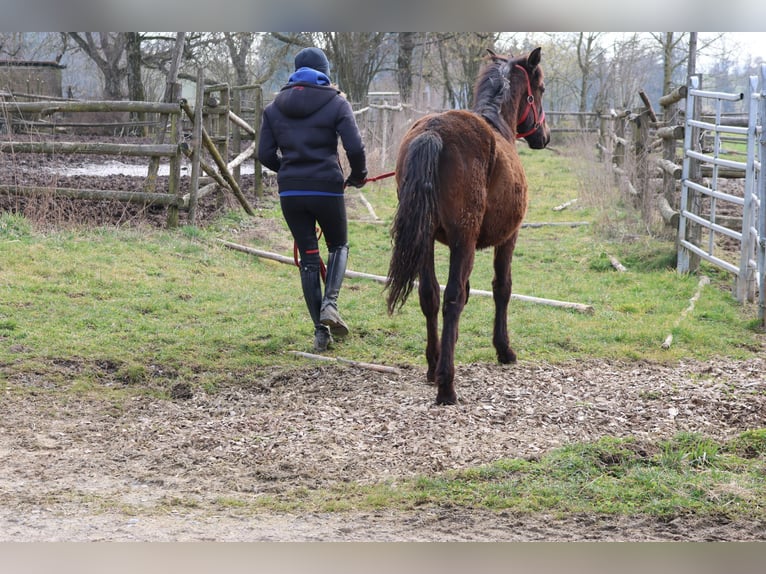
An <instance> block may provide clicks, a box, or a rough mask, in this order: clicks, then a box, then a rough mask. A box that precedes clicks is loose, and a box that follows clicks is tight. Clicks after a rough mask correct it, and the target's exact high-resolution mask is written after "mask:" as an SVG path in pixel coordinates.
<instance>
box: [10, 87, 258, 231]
mask: <svg viewBox="0 0 766 574" xmlns="http://www.w3.org/2000/svg"><path fill="white" fill-rule="evenodd" d="M200 80H201V78H200ZM197 86H198V89H197V97H196V99H195V106H194V108H192V106H190V105H189V103H188V102H186V101H185V100H183V99H179V100H178V102H176V103H164V102H133V101H72V100H63V99H56V100H52V99H45V100H43V101H35V102H27V101H24V102H20V101H16V100H15V99H14V98H9V97H8V96H9V95H8V94H5V96H6V97H4V98H1V99H0V118H2V122H0V123H2V124H3V125H5V126H6V128H7V129H5V130H4V131H5V132H6V133H7V134H8V136H9V137H8V139H2V140H0V153H11V152H12V153H14V154H50V155H52V154H56V155H59V154H93V155H113V156H115V157H144V158H146V159H147V165H148V167H147V177H146V179H145V181H144V183H143V189H142V190H141V191H126V190H102V189H86V188H63V187H56V188H50V187H33V186H23V185H21V186H20V185H3V186H0V192H2V193H6V194H10V195H20V196H25V197H35V196H43V195H51V194H52V195H54V196H57V197H66V198H72V199H82V200H112V201H121V202H129V203H138V204H144V205H161V206H165V207H167V210H168V216H167V225H168V226H169V227H174V226H176V225H178V220H179V211H181V210H184V211H188V212H189V220H190V222H191V223H194V220H195V216H196V206H197V202H198V200H199V199H200V198H201V197H204V196H205V195H207V194H209V193H211V192H212V191H215V190H216V189H219V188H220V189H224V190H227V191H230V192H231V193H233V194H234V196H235V197H236V198H237V200H238V201H239V202H240V204H241V205H242V207H243V208H244V209H245V211H246V212H247V213H249V214H251V215H252V214H254V211H253V209H252V207H251V206H250V205H249V203H248V201H247V199H246V198H245V195H244V193H243V192H242V190H241V189H240V185H239V182H240V180H241V179H240V173H239V168H240V166H241V165H242V164H243V163H244V162H245V161H246V160H248V159H250V158H252V157H253V156H254V155H255V145H256V144H255V141H253V142H252V144H251V145H250V146H249V147H248V148H247V149H245V150H244V151H243V150H241V142H242V140H246V139H248V138H250V139H252V140H255V134H256V133H257V128H254V127H252V126H250V125H249V124H248V123H247V122H245V121H244V120H243V119H241V118H240V117H239V116H238V115H237V114H236V113H234V111H232V109H231V108H232V106H231V98H230V95H231V93H232V90H231V89H230V87H229V86H228V85H225V84H219V85H212V86H206V85H204V82H202V81H200V82H198V84H197ZM251 88H252V87H243V88H240V89H239V90H238V91H237V94H239V93H241V91H243V90H244V89H251ZM179 91H180V90H179ZM195 110H202V113H201V114H197V113H196V112H195ZM254 111H257V110H254ZM78 114H82V115H86V116H89V117H93V115H94V114H99V115H100V117H102V118H105V117H108V116H109V115H113V116H114V117H116V118H117V120H116V121H109V120H107V121H103V122H81V121H76V118H77V115H78ZM126 115H129V116H130V117H131V118H133V119H132V120H128V119H127V118H126ZM151 116H154V118H155V119H149V120H147V119H146V118H147V117H151ZM256 117H259V114H258V113H256ZM73 118H74V119H75V121H73ZM137 118H140V119H138V120H137ZM186 125H191V127H189V129H188V130H184V127H185V126H186ZM232 125H233V126H234V129H232V128H231V126H232ZM118 126H119V127H120V128H124V127H126V126H133V127H135V126H143V127H146V126H151V127H152V128H154V134H153V135H154V138H155V143H139V144H133V143H125V144H122V143H107V142H92V141H90V142H87V141H45V139H42V140H41V141H24V140H22V139H18V138H17V135H16V134H18V133H20V132H21V133H23V132H30V131H31V132H33V133H45V131H46V130H51V131H56V132H59V133H70V132H72V135H74V134H75V133H76V132H77V131H78V130H80V129H84V128H85V129H90V128H94V127H100V128H104V127H106V128H116V127H118ZM63 130H65V131H63ZM184 131H186V132H187V133H188V132H191V135H190V137H187V138H185V137H184ZM243 131H244V132H245V135H244V136H242V132H243ZM232 134H236V137H234V138H232ZM166 137H167V138H168V143H164V142H165V138H166ZM73 139H74V138H73ZM232 139H233V142H234V144H233V147H232V148H231V149H230V147H229V146H230V141H232ZM230 153H236V154H237V155H236V157H235V158H234V160H232V161H231V162H228V163H227V161H226V160H227V158H228V156H229V154H230ZM206 155H207V157H209V158H211V159H210V160H208V159H206V157H205V156H206ZM183 156H186V157H189V158H190V159H192V166H191V167H192V170H191V171H192V176H191V180H190V186H189V187H190V190H189V191H188V192H187V193H185V194H182V193H181V163H182V162H181V159H182V157H183ZM162 159H165V160H167V161H168V163H169V175H168V183H167V189H166V190H163V191H157V189H156V187H157V173H158V167H159V163H160V161H161V160H162ZM256 167H257V169H256V170H255V173H256V174H257V175H256V181H257V182H258V183H260V168H259V166H256ZM200 172H204V173H205V174H206V175H204V176H203V175H201V173H200ZM200 186H201V187H200Z"/></svg>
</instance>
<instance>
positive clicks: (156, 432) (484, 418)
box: [0, 138, 766, 541]
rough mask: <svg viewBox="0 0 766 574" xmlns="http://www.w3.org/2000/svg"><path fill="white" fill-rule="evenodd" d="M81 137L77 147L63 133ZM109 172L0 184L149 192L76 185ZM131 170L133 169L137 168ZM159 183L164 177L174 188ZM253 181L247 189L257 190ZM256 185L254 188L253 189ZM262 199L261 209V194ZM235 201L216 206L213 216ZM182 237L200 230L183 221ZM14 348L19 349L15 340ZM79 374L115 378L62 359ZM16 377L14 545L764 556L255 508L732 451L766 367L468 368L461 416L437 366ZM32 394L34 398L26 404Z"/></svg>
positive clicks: (755, 408) (629, 535) (111, 217)
mask: <svg viewBox="0 0 766 574" xmlns="http://www.w3.org/2000/svg"><path fill="white" fill-rule="evenodd" d="M64 139H65V138H64ZM93 161H94V158H93V157H90V156H82V157H73V156H70V157H47V158H40V157H32V156H14V155H12V154H0V167H2V169H1V170H0V185H43V186H53V185H58V186H60V187H78V186H80V187H88V188H98V189H122V190H125V189H140V187H141V185H142V181H143V178H141V177H133V176H131V177H128V176H124V175H119V174H118V175H110V176H106V177H91V176H82V175H78V176H62V175H60V173H57V170H60V168H62V167H63V166H65V165H76V164H77V162H82V163H83V164H86V163H91V162H93ZM126 161H129V160H126ZM161 181H162V180H161ZM245 181H247V178H245ZM243 188H244V189H249V187H248V185H247V183H245V184H244V185H243ZM252 199H253V201H255V198H252ZM226 202H228V204H229V205H231V202H232V199H231V198H227V199H226V200H225V202H224V204H223V205H222V204H221V202H220V201H219V200H214V199H210V200H208V201H206V202H205V203H204V208H203V209H202V210H201V211H200V214H201V218H202V219H203V220H204V219H205V218H209V217H212V216H214V215H215V213H218V212H220V210H221V209H224V208H225V207H226ZM0 209H3V210H18V211H21V212H24V213H26V214H27V215H28V216H30V217H31V218H32V219H34V220H35V221H37V222H38V223H44V222H45V221H46V218H47V219H48V220H49V221H50V224H51V225H62V224H70V223H71V224H78V225H79V224H83V223H85V224H87V223H88V222H91V223H94V224H103V223H104V222H111V223H116V224H121V225H131V224H137V225H144V224H147V223H148V224H152V225H164V222H165V212H164V209H160V208H152V207H149V208H146V207H143V206H142V207H136V206H127V207H126V206H124V205H122V204H117V203H112V202H74V201H71V202H70V201H66V202H56V203H55V204H54V203H52V202H51V201H50V200H48V201H46V200H41V199H35V200H27V199H23V198H19V197H16V196H9V195H3V194H2V193H0ZM182 223H183V221H182ZM0 344H3V342H2V340H0ZM49 368H55V369H56V370H59V371H60V372H62V373H64V374H67V373H72V374H75V373H77V372H80V371H81V370H83V369H96V370H97V371H98V374H99V380H100V382H101V384H103V385H104V386H105V387H110V386H115V385H121V384H124V382H121V381H119V380H118V379H117V378H116V373H115V372H114V369H110V366H109V365H101V366H98V365H86V364H82V363H81V362H79V361H77V360H67V359H62V360H61V361H60V362H57V363H56V364H55V365H49ZM9 373H10V371H9V370H8V369H6V368H3V365H0V378H2V379H3V384H4V386H5V390H4V392H3V394H2V399H0V401H1V403H0V404H1V405H2V412H3V416H2V417H1V418H0V496H1V500H2V503H1V504H0V541H135V540H139V541H452V540H462V541H531V540H540V541H542V540H545V541H575V540H605V541H606V540H608V541H615V540H619V541H647V540H682V541H712V540H716V541H721V540H727V541H747V540H763V539H764V538H765V537H766V529H765V528H764V525H763V524H761V523H760V522H756V521H753V522H749V521H736V522H732V521H730V520H729V519H728V518H726V517H724V516H714V517H699V516H678V517H676V518H674V519H673V520H665V521H662V520H657V519H653V518H648V517H636V518H630V517H604V516H594V515H578V516H567V517H563V518H562V517H559V516H549V515H525V514H518V513H514V512H491V511H483V510H475V509H466V508H461V507H442V508H431V507H423V508H416V509H414V510H410V511H406V512H404V511H403V512H399V511H380V512H376V511H370V512H337V513H311V514H308V515H306V514H293V513H290V512H284V513H277V512H269V511H252V510H250V509H249V508H248V502H251V501H254V500H257V499H258V498H259V497H265V496H269V497H275V498H276V499H278V500H288V501H289V499H290V497H291V496H292V495H293V494H294V493H295V492H300V491H301V490H305V489H308V490H311V489H315V488H332V487H333V486H336V485H344V484H348V483H352V482H359V483H362V484H371V483H375V482H378V481H389V482H391V483H393V484H396V482H397V481H399V480H402V479H406V478H411V477H414V476H417V475H421V474H429V475H434V474H437V473H441V472H445V471H449V470H456V469H463V468H468V467H474V466H477V465H482V464H488V463H491V462H493V461H495V460H497V459H499V458H503V457H530V458H533V457H537V456H540V455H541V454H543V453H545V452H546V451H549V450H550V449H552V448H555V447H558V446H561V445H564V444H567V443H571V442H575V441H591V440H596V439H598V438H600V437H603V436H617V437H628V436H630V437H634V438H636V439H637V440H638V441H641V442H645V443H646V445H647V448H649V445H651V444H654V443H656V441H658V440H661V439H663V438H669V437H671V436H673V435H674V434H676V433H678V432H679V431H690V432H700V433H704V434H705V435H708V436H711V437H714V438H718V439H722V440H725V439H728V438H731V437H733V436H736V435H737V434H739V433H740V432H742V431H744V430H748V429H753V428H762V427H763V426H764V422H765V421H766V393H765V392H764V391H766V361H764V360H763V359H757V360H749V361H729V360H716V361H712V362H708V363H697V362H689V363H682V364H678V365H672V366H668V365H661V364H655V363H642V362H638V363H613V362H609V361H596V360H593V361H587V362H584V363H573V364H568V365H555V366H554V365H547V364H526V363H523V362H522V363H520V364H518V365H515V366H500V365H493V364H472V365H459V366H458V372H457V388H458V392H459V394H460V397H461V402H460V404H459V405H457V406H454V407H438V406H435V405H434V404H433V399H434V396H435V395H434V389H433V388H432V387H430V386H429V385H427V384H426V383H425V382H424V381H425V373H424V370H423V369H421V368H408V369H407V368H405V369H401V370H400V372H399V373H397V374H391V373H378V372H374V371H367V370H359V369H355V368H352V367H347V366H343V365H334V364H332V365H324V364H323V365H320V366H317V365H316V364H310V363H307V364H306V365H305V366H300V367H296V368H295V369H293V370H290V371H287V372H284V371H280V372H273V373H271V374H268V375H262V374H261V375H255V374H254V373H255V372H253V373H247V372H244V373H237V374H233V375H232V380H231V381H230V384H229V385H228V386H226V387H225V388H224V389H223V390H221V391H220V392H217V393H216V394H213V395H211V394H206V393H204V392H199V391H198V392H194V391H192V390H191V388H193V387H188V386H185V385H184V381H176V380H174V379H173V375H172V373H167V372H163V370H162V368H161V367H160V366H158V367H157V369H156V372H155V374H154V376H156V377H158V378H160V379H162V380H163V381H164V382H165V383H166V384H168V385H170V387H172V388H173V389H174V392H173V393H171V394H172V398H170V399H167V400H162V399H158V398H152V397H148V396H141V397H136V398H133V399H130V400H129V401H127V402H126V403H124V404H122V403H121V404H115V403H114V402H112V401H110V400H108V399H101V398H97V397H94V396H83V395H76V394H66V393H57V392H50V391H51V390H52V389H51V386H50V385H51V383H50V382H49V381H47V380H45V379H44V378H43V377H40V376H39V375H36V374H35V373H34V372H32V373H26V374H24V375H23V376H21V375H13V376H11V375H10V374H9ZM18 391H23V392H18Z"/></svg>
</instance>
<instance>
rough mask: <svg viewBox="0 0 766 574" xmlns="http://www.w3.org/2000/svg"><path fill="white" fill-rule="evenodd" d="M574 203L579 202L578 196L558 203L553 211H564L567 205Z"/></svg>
mask: <svg viewBox="0 0 766 574" xmlns="http://www.w3.org/2000/svg"><path fill="white" fill-rule="evenodd" d="M573 203H577V198H575V199H570V200H569V201H567V202H565V203H562V204H561V205H557V206H556V207H554V208H553V211H564V210H565V209H566V208H567V207H569V206H570V205H572V204H573Z"/></svg>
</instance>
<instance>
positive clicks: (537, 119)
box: [488, 48, 551, 149]
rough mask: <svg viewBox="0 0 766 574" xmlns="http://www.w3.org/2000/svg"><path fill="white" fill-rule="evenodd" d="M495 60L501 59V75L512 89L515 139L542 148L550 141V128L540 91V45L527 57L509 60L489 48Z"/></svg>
mask: <svg viewBox="0 0 766 574" xmlns="http://www.w3.org/2000/svg"><path fill="white" fill-rule="evenodd" d="M488 52H489V54H490V56H491V58H492V59H493V61H495V62H501V63H502V65H503V67H504V75H505V77H506V78H507V79H508V82H509V84H510V85H511V86H512V89H510V90H508V100H507V102H506V104H507V106H508V116H509V117H510V116H511V115H512V116H513V117H514V118H515V121H514V122H509V124H511V125H515V129H514V132H515V133H516V138H517V139H521V138H523V139H525V140H527V143H528V144H529V147H531V148H532V149H542V148H544V147H545V146H547V145H548V143H549V142H550V140H551V131H550V128H549V127H548V124H547V123H546V121H545V110H544V109H543V92H545V80H544V77H543V69H542V67H541V66H540V57H541V52H542V48H535V49H534V50H532V51H531V52H530V53H529V54H528V55H527V56H521V57H518V58H512V59H508V58H505V57H503V56H498V55H497V54H495V53H494V52H492V51H491V50H488Z"/></svg>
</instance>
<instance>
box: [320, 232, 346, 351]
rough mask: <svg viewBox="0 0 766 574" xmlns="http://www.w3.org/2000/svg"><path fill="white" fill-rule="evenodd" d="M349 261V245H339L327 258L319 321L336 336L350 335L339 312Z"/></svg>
mask: <svg viewBox="0 0 766 574" xmlns="http://www.w3.org/2000/svg"><path fill="white" fill-rule="evenodd" d="M347 261H348V245H343V246H342V247H338V248H337V249H336V250H335V251H333V252H332V253H330V255H329V256H328V258H327V276H326V277H325V287H324V298H323V299H322V306H321V313H320V316H319V321H320V322H321V323H322V325H327V326H328V327H329V328H330V332H331V333H332V335H333V336H334V337H339V338H340V337H345V336H346V335H348V325H346V323H345V322H344V321H343V319H341V317H340V313H339V312H338V294H339V293H340V286H341V284H342V283H343V276H344V275H345V274H346V262H347Z"/></svg>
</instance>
